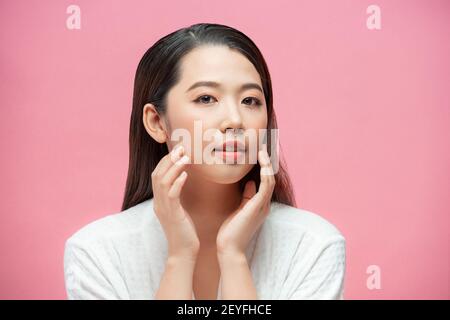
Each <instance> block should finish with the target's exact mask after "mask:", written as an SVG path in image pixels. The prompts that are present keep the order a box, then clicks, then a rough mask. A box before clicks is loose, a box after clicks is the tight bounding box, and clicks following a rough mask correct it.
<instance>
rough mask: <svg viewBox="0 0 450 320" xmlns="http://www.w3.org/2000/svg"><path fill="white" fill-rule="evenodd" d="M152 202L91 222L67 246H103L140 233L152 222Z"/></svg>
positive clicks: (72, 236)
mask: <svg viewBox="0 0 450 320" xmlns="http://www.w3.org/2000/svg"><path fill="white" fill-rule="evenodd" d="M151 200H152V199H149V200H145V201H143V202H141V203H139V204H137V205H135V206H133V207H131V208H128V209H127V210H124V211H121V212H114V213H110V214H108V215H106V216H104V217H102V218H99V219H96V220H94V221H91V222H90V223H88V224H86V225H84V226H82V227H81V228H80V229H78V230H77V231H76V232H74V233H73V234H72V235H71V236H70V237H69V238H68V239H67V240H66V245H67V244H72V243H73V244H78V245H83V244H86V245H95V244H102V243H105V242H108V241H109V240H112V239H115V238H121V237H123V236H127V235H129V234H133V233H134V234H136V233H140V232H141V231H142V229H143V227H144V226H146V225H148V224H149V223H151V221H152V217H153V215H152V212H153V211H152V210H149V209H150V207H151V205H152V202H151Z"/></svg>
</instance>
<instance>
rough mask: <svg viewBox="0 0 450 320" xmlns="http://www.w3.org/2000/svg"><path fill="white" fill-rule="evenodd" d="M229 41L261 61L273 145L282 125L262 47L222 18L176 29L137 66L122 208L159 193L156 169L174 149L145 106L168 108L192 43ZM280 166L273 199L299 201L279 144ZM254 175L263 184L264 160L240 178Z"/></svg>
mask: <svg viewBox="0 0 450 320" xmlns="http://www.w3.org/2000/svg"><path fill="white" fill-rule="evenodd" d="M206 44H211V45H224V46H228V47H229V48H230V49H235V50H238V51H239V52H240V53H241V54H243V55H244V56H245V57H247V59H248V60H249V61H250V62H251V63H252V64H253V65H254V66H255V68H256V70H257V71H258V73H259V75H260V77H261V82H262V85H263V89H264V94H265V99H266V105H267V118H268V122H267V129H268V131H267V132H268V135H267V149H268V151H269V155H270V150H271V139H270V138H271V135H270V129H277V128H278V127H277V121H276V117H275V112H274V110H273V97H272V82H271V80H270V74H269V70H268V68H267V65H266V62H265V60H264V58H263V55H262V53H261V52H260V51H259V49H258V48H257V46H256V45H255V44H254V43H253V41H252V40H251V39H250V38H248V37H247V36H246V35H245V34H243V33H242V32H240V31H238V30H236V29H234V28H231V27H228V26H225V25H220V24H210V23H199V24H195V25H192V26H190V27H188V28H183V29H180V30H177V31H175V32H172V33H170V34H168V35H166V36H164V37H163V38H161V39H160V40H158V41H157V42H156V43H155V44H154V45H153V46H152V47H151V48H150V49H148V50H147V52H146V53H145V54H144V56H143V57H142V59H141V61H140V62H139V65H138V67H137V70H136V76H135V80H134V92H133V110H132V111H131V122H130V137H129V138H130V140H129V147H130V155H129V167H128V176H127V182H126V187H125V194H124V199H123V204H122V211H123V210H126V209H128V208H130V207H133V206H135V205H137V204H139V203H141V202H143V201H145V200H147V199H151V198H153V188H152V181H151V173H152V171H153V170H154V169H155V167H156V165H157V164H158V162H159V161H160V160H161V158H163V157H164V156H165V155H166V154H167V153H168V152H169V150H168V148H167V145H166V144H165V143H159V142H157V141H156V140H154V139H153V138H152V137H151V136H150V135H149V134H148V133H147V131H146V130H145V127H144V124H143V120H142V119H143V107H144V105H145V104H146V103H152V104H153V105H154V106H155V108H156V110H157V112H158V113H159V114H160V115H164V114H165V112H166V108H167V100H166V99H167V93H168V91H169V90H170V89H171V88H172V87H173V86H174V85H176V83H177V82H178V80H179V79H180V60H181V58H182V57H183V56H184V55H186V54H187V53H189V52H190V51H191V50H192V49H194V48H196V47H198V46H201V45H206ZM278 157H279V166H278V172H277V173H276V174H275V180H276V184H275V189H274V191H273V194H272V199H271V201H277V202H280V203H284V204H287V205H290V206H293V207H296V201H295V196H294V192H293V189H292V184H291V181H290V179H289V176H288V174H287V171H286V164H285V162H284V159H283V158H282V152H281V145H280V146H279V154H278ZM249 179H252V180H254V181H255V183H256V187H257V188H258V186H259V183H260V166H259V163H256V164H255V166H254V167H253V168H252V170H250V172H249V173H248V174H247V175H246V176H245V177H244V178H243V179H241V181H240V187H241V190H243V187H244V185H245V183H246V182H247V181H248V180H249Z"/></svg>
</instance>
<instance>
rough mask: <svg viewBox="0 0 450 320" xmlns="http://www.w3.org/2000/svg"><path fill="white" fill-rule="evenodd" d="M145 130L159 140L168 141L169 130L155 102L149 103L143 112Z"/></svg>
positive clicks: (161, 141)
mask: <svg viewBox="0 0 450 320" xmlns="http://www.w3.org/2000/svg"><path fill="white" fill-rule="evenodd" d="M142 120H143V122H144V127H145V130H146V131H147V132H148V134H149V135H150V136H151V137H152V138H153V139H155V140H156V141H158V142H159V143H164V142H166V141H167V131H166V126H165V123H164V121H163V119H162V118H161V117H160V116H159V114H158V112H157V111H156V108H155V106H154V105H153V104H151V103H147V104H146V105H145V106H144V110H143V113H142Z"/></svg>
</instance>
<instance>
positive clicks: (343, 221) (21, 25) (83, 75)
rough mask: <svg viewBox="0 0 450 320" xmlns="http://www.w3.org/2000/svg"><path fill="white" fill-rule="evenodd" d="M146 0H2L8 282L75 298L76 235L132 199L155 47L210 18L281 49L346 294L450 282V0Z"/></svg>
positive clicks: (287, 94)
mask: <svg viewBox="0 0 450 320" xmlns="http://www.w3.org/2000/svg"><path fill="white" fill-rule="evenodd" d="M72 3H74V4H77V5H79V6H80V8H81V30H68V29H67V28H66V19H67V17H68V14H67V13H66V8H67V7H68V6H69V5H70V4H72ZM132 3H133V5H131V1H128V2H126V1H75V2H71V1H9V2H6V1H2V3H1V4H0V40H1V60H0V61H1V69H0V76H1V79H0V80H1V81H0V99H1V100H0V103H1V106H0V147H1V154H2V157H1V165H0V177H1V179H0V193H1V201H0V219H1V223H0V246H1V247H0V256H1V263H0V298H2V299H18V298H19V299H65V298H66V295H65V289H64V275H63V249H64V242H65V240H66V239H67V238H68V237H69V236H70V235H71V234H72V233H74V232H75V231H76V230H78V229H79V228H81V227H82V226H84V225H85V224H87V223H89V222H91V221H93V220H94V219H97V218H101V217H103V216H105V215H107V214H110V213H114V212H118V211H119V210H120V205H121V201H122V195H123V190H124V186H125V179H126V172H127V166H128V126H129V120H130V112H131V99H132V88H133V79H134V72H135V70H136V67H137V64H138V62H139V59H140V58H141V56H142V55H143V53H144V52H145V51H146V50H147V49H148V48H149V47H150V46H151V45H152V44H153V43H154V42H155V41H156V40H157V39H159V38H160V37H162V36H164V35H166V34H168V33H170V32H172V31H175V30H177V29H179V28H182V27H186V26H189V25H191V24H194V23H198V22H215V23H223V24H227V25H230V26H233V27H236V28H237V29H240V30H241V31H243V32H244V33H246V34H247V35H248V36H250V37H251V38H252V39H253V40H254V41H255V42H256V44H257V45H258V46H259V47H260V49H261V50H262V52H263V54H264V56H265V58H266V59H267V62H268V65H269V68H270V71H271V75H272V79H273V89H274V96H275V109H276V112H277V115H278V121H279V125H280V135H281V143H282V147H283V150H284V152H285V157H286V160H287V163H288V169H289V171H290V173H291V177H292V180H293V182H294V185H295V191H296V195H297V200H298V203H299V206H300V207H301V208H304V209H307V210H310V211H313V212H316V213H318V214H320V215H322V216H323V217H325V218H326V219H328V220H329V221H330V222H332V223H333V224H335V225H336V226H337V227H338V228H339V229H340V230H341V231H342V233H343V234H344V236H345V237H346V239H347V274H346V281H345V298H346V299H380V298H383V299H397V298H398V299H402V298H410V299H418V298H425V299H429V298H439V299H448V298H449V252H450V250H449V237H448V228H449V212H450V210H449V209H450V205H449V200H448V196H449V189H450V188H449V187H450V186H449V181H450V177H449V164H450V154H449V141H448V140H449V136H450V135H449V133H450V132H449V119H450V114H449V109H450V103H449V102H450V101H449V93H448V90H449V89H450V87H449V84H450V83H449V80H450V68H449V58H448V57H449V56H450V46H449V41H448V40H449V38H450V34H449V33H450V32H449V31H450V28H449V27H450V10H449V9H450V8H449V3H448V1H425V0H423V1H377V0H375V1H281V0H277V1H273V2H272V1H271V2H269V1H260V0H258V1H236V0H232V1H231V0H228V1H214V3H213V1H167V0H166V1H136V2H132ZM370 4H377V5H379V6H380V8H381V26H382V28H381V30H369V29H367V27H366V19H367V17H368V14H367V13H366V8H367V7H368V6H369V5H370ZM370 265H377V266H379V267H380V268H381V289H379V290H369V289H368V288H367V286H366V279H367V277H368V276H369V275H368V274H367V273H366V269H367V267H368V266H370Z"/></svg>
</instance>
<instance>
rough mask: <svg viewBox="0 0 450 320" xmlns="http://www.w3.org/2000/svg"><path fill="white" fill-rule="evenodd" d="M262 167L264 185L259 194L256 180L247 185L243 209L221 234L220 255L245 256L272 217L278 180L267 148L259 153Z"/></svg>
mask: <svg viewBox="0 0 450 320" xmlns="http://www.w3.org/2000/svg"><path fill="white" fill-rule="evenodd" d="M258 161H259V164H260V166H261V171H260V176H261V183H260V186H259V190H258V192H256V185H255V182H254V181H253V180H250V181H248V182H247V183H246V185H245V188H244V192H243V197H242V201H241V203H240V205H239V208H238V209H237V210H236V211H234V212H233V213H232V214H231V215H230V216H229V217H227V219H226V220H225V221H224V222H223V223H222V225H221V226H220V229H219V231H218V234H217V239H216V245H217V255H218V256H219V257H220V256H228V255H245V250H246V248H247V245H248V243H249V241H250V240H251V238H252V237H253V235H254V233H255V232H256V231H257V230H258V228H259V227H260V225H261V224H262V223H263V222H264V220H265V218H266V217H267V215H268V214H269V211H270V204H271V198H272V193H273V189H274V187H275V177H274V174H273V168H272V164H271V162H270V158H269V154H268V152H267V145H266V144H263V148H262V150H259V152H258Z"/></svg>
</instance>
